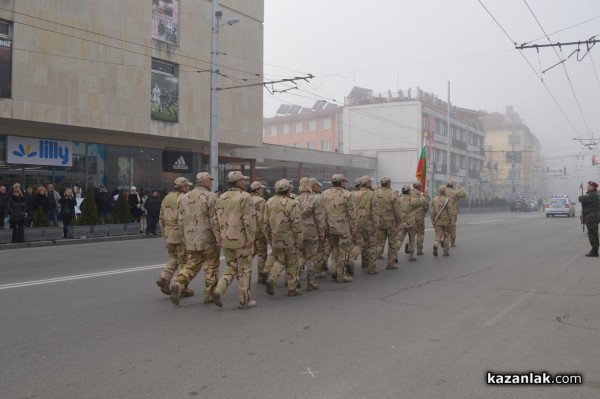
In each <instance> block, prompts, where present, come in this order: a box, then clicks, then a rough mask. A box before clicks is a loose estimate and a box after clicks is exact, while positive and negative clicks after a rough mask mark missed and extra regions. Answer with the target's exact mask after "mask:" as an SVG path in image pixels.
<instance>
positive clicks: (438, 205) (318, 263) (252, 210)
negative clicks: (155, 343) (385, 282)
mask: <svg viewBox="0 0 600 399" xmlns="http://www.w3.org/2000/svg"><path fill="white" fill-rule="evenodd" d="M213 180H214V178H213V177H212V176H211V175H210V174H208V173H206V172H201V173H198V174H197V175H196V182H195V185H194V188H193V189H191V190H190V186H191V185H192V183H190V182H189V181H188V180H187V179H186V178H184V177H179V178H177V179H176V180H175V182H174V191H173V192H171V193H170V194H168V195H167V196H166V197H165V199H164V200H163V203H162V206H161V211H160V218H159V220H160V224H161V230H162V232H163V237H164V238H165V240H166V244H167V251H168V254H169V261H168V263H167V265H166V266H165V268H164V269H163V270H162V271H161V274H160V277H159V279H158V280H157V281H156V284H157V285H158V286H159V287H160V289H161V291H162V292H163V293H164V294H166V295H169V296H170V297H171V301H172V302H173V303H174V304H175V305H178V304H179V302H180V298H182V297H187V296H192V295H194V292H193V291H192V290H190V289H189V288H188V286H189V284H190V282H191V280H192V279H193V278H194V277H196V275H197V274H198V273H199V272H200V269H202V268H203V270H204V280H205V289H204V303H214V304H216V305H217V306H219V307H222V306H223V296H224V294H225V292H226V290H227V288H228V287H229V285H230V284H231V283H232V281H233V280H234V278H237V280H238V294H239V306H238V307H239V308H240V309H246V308H252V307H254V306H256V301H254V300H252V299H251V298H250V283H251V271H252V261H253V258H254V256H256V257H257V269H258V279H257V282H258V284H263V285H265V287H266V292H267V294H269V295H274V293H275V287H276V285H277V282H278V280H279V277H280V275H281V273H282V272H284V271H285V276H286V278H285V285H286V287H287V294H288V296H296V295H300V294H301V288H302V282H301V278H300V276H301V273H302V271H303V270H305V271H306V290H307V291H314V290H318V289H319V284H318V282H317V279H318V278H320V277H324V276H326V275H327V273H328V271H329V270H328V260H329V258H330V257H331V261H332V269H331V277H332V278H333V279H334V280H335V281H336V282H338V283H349V282H351V281H352V277H351V276H352V275H354V273H355V271H354V267H355V265H356V263H357V259H358V257H359V256H361V258H362V263H361V264H362V267H363V268H366V269H367V274H368V275H373V274H378V273H379V271H378V270H377V267H376V260H377V259H378V258H382V257H383V252H384V247H385V244H386V241H387V243H388V252H387V264H386V269H388V270H393V269H397V268H398V266H397V265H396V263H398V255H397V253H398V250H399V249H400V248H401V247H402V244H403V243H404V241H405V240H406V241H407V242H406V244H405V246H404V251H405V252H406V254H408V255H409V261H416V260H417V258H416V257H415V251H416V255H423V245H424V238H425V216H426V212H427V211H428V210H429V209H430V208H431V211H430V214H431V220H432V224H433V226H434V228H435V241H434V245H433V254H434V255H435V256H437V255H438V247H439V246H440V245H441V246H442V248H443V251H444V253H443V254H444V256H449V251H450V247H451V246H455V240H456V219H457V214H458V200H459V199H460V198H464V197H466V193H465V192H464V191H463V190H462V189H458V190H455V189H454V188H453V183H452V182H451V181H449V182H448V184H447V185H446V186H443V187H440V188H439V189H438V196H436V197H435V198H433V200H432V201H431V202H430V200H429V197H428V195H427V194H426V193H425V192H423V187H422V185H421V183H420V182H417V183H414V184H413V185H412V187H411V186H410V185H405V186H403V187H402V194H401V195H397V194H396V193H395V192H394V191H393V190H392V189H391V187H390V186H391V179H390V178H389V177H383V178H382V179H381V180H380V187H378V188H376V189H374V188H373V180H372V179H371V178H370V177H369V176H363V177H361V178H358V179H356V180H355V182H354V185H355V187H354V190H353V191H352V192H350V191H348V190H347V185H348V180H347V179H346V178H345V177H344V175H342V174H335V175H333V177H332V179H331V182H332V187H331V188H330V189H327V190H325V191H324V192H321V190H322V184H321V183H320V182H319V181H318V180H317V179H315V178H309V177H303V178H302V179H300V182H299V183H300V186H299V190H298V192H299V194H298V195H296V194H293V193H292V191H293V186H292V183H291V182H290V181H288V180H286V179H281V180H279V181H277V182H276V183H275V195H274V196H273V197H271V198H270V199H268V200H265V198H264V197H263V195H264V193H265V190H266V187H265V186H264V185H263V184H261V183H260V182H258V181H255V182H253V183H252V184H251V185H250V190H249V191H250V192H249V193H248V192H246V184H247V182H248V181H249V180H250V179H249V177H247V176H244V175H243V174H242V173H241V172H239V171H236V172H230V173H229V174H228V176H227V180H228V184H229V189H228V190H227V191H226V192H225V193H223V194H222V195H221V196H219V197H217V195H216V194H214V193H212V192H211V187H212V181H213ZM268 246H270V247H271V252H270V253H268V251H267V248H268ZM221 250H223V254H224V256H225V260H226V264H227V266H226V268H225V270H224V272H223V274H222V275H221V276H220V277H219V264H220V253H221Z"/></svg>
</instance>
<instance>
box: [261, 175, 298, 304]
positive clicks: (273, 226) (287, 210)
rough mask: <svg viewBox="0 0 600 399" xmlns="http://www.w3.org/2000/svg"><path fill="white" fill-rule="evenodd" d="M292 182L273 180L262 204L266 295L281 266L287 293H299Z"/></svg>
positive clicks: (273, 287)
mask: <svg viewBox="0 0 600 399" xmlns="http://www.w3.org/2000/svg"><path fill="white" fill-rule="evenodd" d="M291 190H292V185H291V184H290V182H289V181H287V180H286V179H281V180H279V181H278V182H277V183H275V196H273V197H271V198H269V200H268V201H267V203H266V204H265V215H264V226H265V235H266V237H267V241H268V242H269V244H270V245H271V255H272V256H273V268H272V269H271V273H270V274H269V278H268V279H267V294H269V295H274V294H275V285H276V284H277V280H278V279H279V275H280V274H281V272H282V271H283V270H284V269H285V271H286V280H287V287H288V296H296V295H300V290H299V289H298V286H297V282H298V266H299V264H298V263H299V262H298V253H299V251H300V249H301V248H302V241H303V236H302V219H301V217H300V208H299V206H298V202H297V201H296V200H294V199H293V198H291V197H290V196H289V195H290V191H291Z"/></svg>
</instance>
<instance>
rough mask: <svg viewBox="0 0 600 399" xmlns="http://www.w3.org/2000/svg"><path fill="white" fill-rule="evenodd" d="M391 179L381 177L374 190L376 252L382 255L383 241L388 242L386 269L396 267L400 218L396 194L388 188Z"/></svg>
mask: <svg viewBox="0 0 600 399" xmlns="http://www.w3.org/2000/svg"><path fill="white" fill-rule="evenodd" d="M391 182H392V180H391V179H390V178H389V177H387V176H385V177H383V178H381V181H380V183H381V186H380V187H379V188H378V189H377V190H376V191H375V195H376V197H377V211H378V213H379V228H378V229H377V232H376V245H377V254H378V255H380V256H381V257H383V256H382V255H383V249H384V248H385V241H386V240H387V242H388V261H387V267H386V269H388V270H393V269H397V268H398V266H396V265H395V264H394V263H395V260H396V253H397V252H398V226H399V225H400V221H401V219H402V215H401V212H400V203H399V202H398V196H397V195H396V193H395V192H394V191H392V189H391V188H390V185H391Z"/></svg>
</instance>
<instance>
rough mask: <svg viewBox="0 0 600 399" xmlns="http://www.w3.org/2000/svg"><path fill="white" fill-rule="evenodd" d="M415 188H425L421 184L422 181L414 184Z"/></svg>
mask: <svg viewBox="0 0 600 399" xmlns="http://www.w3.org/2000/svg"><path fill="white" fill-rule="evenodd" d="M413 187H414V188H417V187H423V185H422V184H421V182H420V181H418V182H415V183H413Z"/></svg>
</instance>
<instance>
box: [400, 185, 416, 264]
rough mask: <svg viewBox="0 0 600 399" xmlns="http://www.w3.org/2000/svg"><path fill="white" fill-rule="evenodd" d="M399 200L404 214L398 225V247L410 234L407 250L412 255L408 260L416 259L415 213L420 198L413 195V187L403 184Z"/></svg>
mask: <svg viewBox="0 0 600 399" xmlns="http://www.w3.org/2000/svg"><path fill="white" fill-rule="evenodd" d="M398 202H399V203H400V211H401V214H402V217H401V220H400V225H399V226H398V247H401V246H402V243H403V242H404V238H405V237H406V236H408V243H407V244H406V249H405V252H406V253H408V254H409V255H410V256H409V258H408V260H410V261H415V260H417V258H415V214H416V212H417V210H418V209H419V203H420V201H419V199H418V198H415V197H413V196H412V195H411V188H410V186H409V185H408V184H405V185H404V186H402V195H401V196H400V198H399V200H398Z"/></svg>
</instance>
